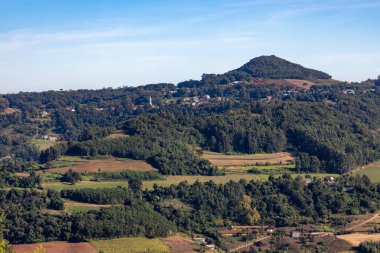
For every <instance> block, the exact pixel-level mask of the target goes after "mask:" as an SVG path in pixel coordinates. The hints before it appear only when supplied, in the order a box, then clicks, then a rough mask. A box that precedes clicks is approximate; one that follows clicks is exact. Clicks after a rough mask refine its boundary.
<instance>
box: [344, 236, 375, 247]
mask: <svg viewBox="0 0 380 253" xmlns="http://www.w3.org/2000/svg"><path fill="white" fill-rule="evenodd" d="M337 237H338V238H339V239H342V240H345V241H347V242H348V243H350V244H351V245H352V246H355V247H357V246H359V244H360V243H362V242H367V241H374V242H380V234H360V233H355V234H347V235H338V236H337Z"/></svg>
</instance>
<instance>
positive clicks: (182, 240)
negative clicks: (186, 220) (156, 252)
mask: <svg viewBox="0 0 380 253" xmlns="http://www.w3.org/2000/svg"><path fill="white" fill-rule="evenodd" d="M162 241H163V242H164V243H165V244H166V245H167V246H168V247H169V250H170V252H173V253H177V252H179V253H185V252H186V253H190V252H199V250H200V246H199V245H198V244H195V243H193V241H192V240H191V238H189V237H185V236H181V235H174V236H170V237H167V238H164V239H162Z"/></svg>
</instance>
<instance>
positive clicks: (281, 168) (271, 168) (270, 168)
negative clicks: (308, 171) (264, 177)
mask: <svg viewBox="0 0 380 253" xmlns="http://www.w3.org/2000/svg"><path fill="white" fill-rule="evenodd" d="M294 167H295V166H294V165H264V166H245V167H227V168H222V170H224V171H225V172H226V173H233V174H234V173H235V174H239V173H240V174H241V173H243V174H244V173H248V172H249V171H250V170H256V171H259V172H260V174H270V173H274V174H281V173H285V172H287V171H288V172H291V170H292V169H294Z"/></svg>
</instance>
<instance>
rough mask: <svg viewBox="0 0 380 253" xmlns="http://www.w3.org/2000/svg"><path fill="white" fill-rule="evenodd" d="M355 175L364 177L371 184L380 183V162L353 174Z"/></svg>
mask: <svg viewBox="0 0 380 253" xmlns="http://www.w3.org/2000/svg"><path fill="white" fill-rule="evenodd" d="M354 174H356V175H366V176H368V177H369V179H370V180H371V182H372V183H380V161H377V162H375V163H373V164H371V165H368V166H366V167H365V168H364V169H362V170H359V171H357V172H355V173H354Z"/></svg>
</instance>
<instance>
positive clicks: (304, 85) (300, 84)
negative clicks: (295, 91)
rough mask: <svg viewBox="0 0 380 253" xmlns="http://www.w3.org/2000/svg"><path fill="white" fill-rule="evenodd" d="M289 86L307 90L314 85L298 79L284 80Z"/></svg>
mask: <svg viewBox="0 0 380 253" xmlns="http://www.w3.org/2000/svg"><path fill="white" fill-rule="evenodd" d="M285 80H286V81H287V82H288V83H289V84H291V85H292V86H296V87H298V88H301V89H305V90H309V89H310V87H311V86H313V85H314V84H315V83H313V82H310V81H307V80H300V79H285Z"/></svg>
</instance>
